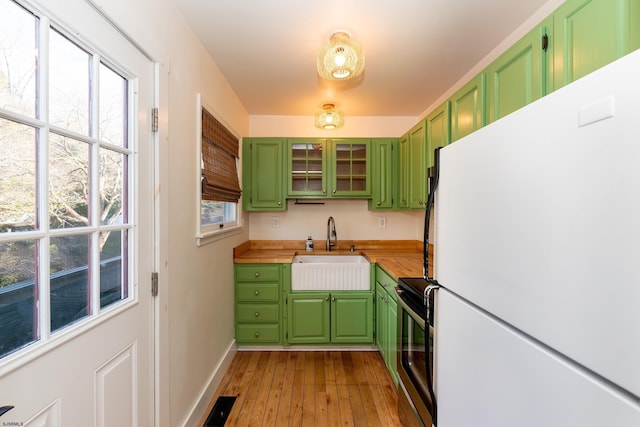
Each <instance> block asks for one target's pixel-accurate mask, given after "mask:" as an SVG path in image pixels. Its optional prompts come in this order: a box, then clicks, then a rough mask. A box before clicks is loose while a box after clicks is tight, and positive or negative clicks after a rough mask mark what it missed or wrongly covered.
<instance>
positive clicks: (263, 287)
mask: <svg viewBox="0 0 640 427" xmlns="http://www.w3.org/2000/svg"><path fill="white" fill-rule="evenodd" d="M279 296H280V285H279V284H278V283H238V284H237V285H236V301H273V302H277V301H279Z"/></svg>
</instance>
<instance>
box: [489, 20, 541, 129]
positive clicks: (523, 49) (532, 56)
mask: <svg viewBox="0 0 640 427" xmlns="http://www.w3.org/2000/svg"><path fill="white" fill-rule="evenodd" d="M552 30H553V19H552V18H548V19H546V20H545V21H544V22H542V23H541V24H540V25H539V26H538V27H537V28H535V29H533V30H532V31H530V32H529V33H528V34H527V35H525V36H524V37H523V38H522V39H520V40H519V41H518V42H516V43H515V44H514V45H513V46H512V47H511V48H510V49H509V50H507V51H506V52H505V53H503V54H502V55H501V56H500V57H499V58H498V59H496V60H495V61H493V62H492V63H491V65H489V66H488V67H487V69H486V71H485V73H486V76H487V77H486V78H487V109H488V115H489V117H488V122H489V123H491V122H494V121H496V120H498V119H499V118H501V117H504V116H506V115H507V114H509V113H512V112H514V111H515V110H517V109H519V108H522V107H524V106H525V105H527V104H529V103H531V102H533V101H535V100H536V99H539V98H541V97H543V96H544V95H546V93H547V81H549V80H550V67H549V66H548V61H547V58H548V57H550V55H549V51H550V50H551V43H550V41H551V40H552V34H551V33H552Z"/></svg>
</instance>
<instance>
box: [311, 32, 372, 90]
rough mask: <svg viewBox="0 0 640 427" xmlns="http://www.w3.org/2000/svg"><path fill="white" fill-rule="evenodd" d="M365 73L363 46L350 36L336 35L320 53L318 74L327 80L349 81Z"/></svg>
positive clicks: (341, 33)
mask: <svg viewBox="0 0 640 427" xmlns="http://www.w3.org/2000/svg"><path fill="white" fill-rule="evenodd" d="M363 71H364V50H363V49H362V45H361V44H360V43H359V42H357V41H355V40H353V39H352V38H350V37H349V34H347V33H343V32H339V33H334V34H333V35H332V36H331V38H330V39H329V41H328V42H327V43H325V44H324V45H323V46H322V47H321V48H320V52H319V53H318V74H320V76H321V77H322V78H323V79H325V80H347V79H352V78H354V77H356V76H358V75H359V74H360V73H362V72H363Z"/></svg>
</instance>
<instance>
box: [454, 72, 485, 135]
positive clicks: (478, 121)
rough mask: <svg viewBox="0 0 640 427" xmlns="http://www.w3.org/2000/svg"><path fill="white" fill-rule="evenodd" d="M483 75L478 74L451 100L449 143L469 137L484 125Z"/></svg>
mask: <svg viewBox="0 0 640 427" xmlns="http://www.w3.org/2000/svg"><path fill="white" fill-rule="evenodd" d="M484 86H485V75H484V73H480V74H478V75H477V76H476V77H475V78H473V80H471V81H469V82H468V83H467V84H465V85H464V86H463V87H462V88H460V89H459V90H458V91H457V92H456V93H455V94H454V95H453V96H452V97H451V98H450V102H451V142H454V141H457V140H458V139H460V138H462V137H464V136H467V135H469V134H470V133H471V132H473V131H476V130H478V129H480V128H481V127H482V126H484V124H485V102H484V101H485V100H484Z"/></svg>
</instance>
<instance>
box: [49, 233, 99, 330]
mask: <svg viewBox="0 0 640 427" xmlns="http://www.w3.org/2000/svg"><path fill="white" fill-rule="evenodd" d="M90 241H91V239H90V237H89V236H88V235H86V234H80V235H77V236H64V237H52V238H51V246H50V248H49V250H50V253H51V265H50V268H49V270H50V276H49V278H50V284H49V286H50V289H51V293H50V298H51V331H52V332H53V331H56V330H58V329H60V328H62V327H64V326H66V325H69V324H71V323H73V322H75V321H77V320H80V319H82V318H83V317H85V316H88V315H89V314H91V304H90V298H91V293H90V291H89V289H90V288H89V286H90V277H91V275H90V271H89V267H88V265H89V248H90V244H89V243H90Z"/></svg>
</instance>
